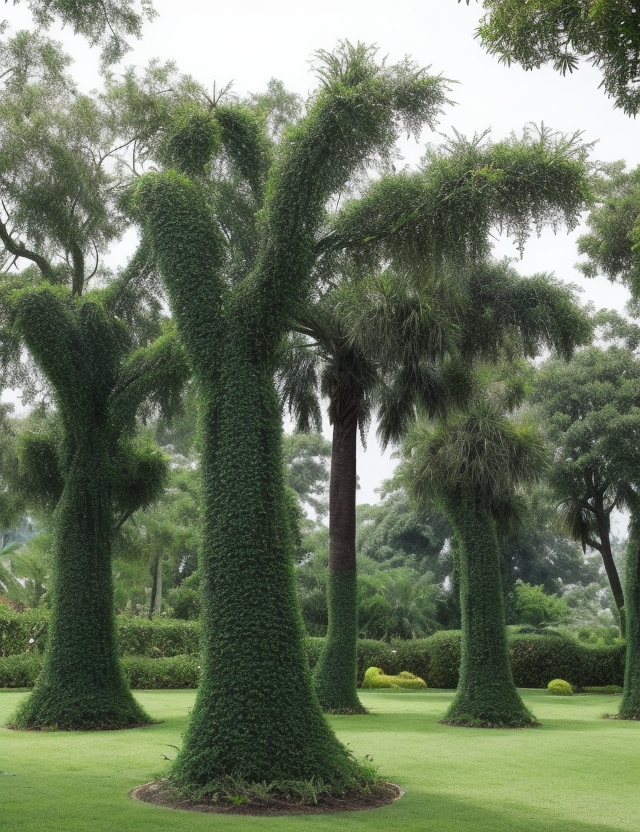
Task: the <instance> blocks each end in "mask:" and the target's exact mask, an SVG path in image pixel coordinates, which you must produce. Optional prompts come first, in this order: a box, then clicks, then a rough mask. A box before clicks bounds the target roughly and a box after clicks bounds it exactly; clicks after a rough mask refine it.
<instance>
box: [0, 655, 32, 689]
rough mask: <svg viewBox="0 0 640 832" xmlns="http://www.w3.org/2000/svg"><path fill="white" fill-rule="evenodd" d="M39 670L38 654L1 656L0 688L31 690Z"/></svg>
mask: <svg viewBox="0 0 640 832" xmlns="http://www.w3.org/2000/svg"><path fill="white" fill-rule="evenodd" d="M41 669H42V656H41V655H40V654H39V653H19V654H17V655H15V656H6V655H3V656H1V657H0V688H32V687H33V686H34V685H35V683H36V680H37V678H38V675H39V674H40V670H41Z"/></svg>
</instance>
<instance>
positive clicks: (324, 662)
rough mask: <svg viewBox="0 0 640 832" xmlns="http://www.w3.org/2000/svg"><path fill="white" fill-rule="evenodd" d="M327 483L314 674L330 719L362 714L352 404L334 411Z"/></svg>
mask: <svg viewBox="0 0 640 832" xmlns="http://www.w3.org/2000/svg"><path fill="white" fill-rule="evenodd" d="M332 414H333V444H332V448H331V475H330V480H329V584H328V592H327V607H328V614H329V626H328V628H327V637H326V639H325V642H324V647H323V649H322V652H321V654H320V658H319V660H318V664H317V666H316V669H315V672H314V681H315V687H316V693H317V695H318V699H319V701H320V704H321V706H322V707H323V709H324V710H325V711H329V712H330V713H351V714H352V713H360V714H361V713H367V710H366V708H365V707H364V706H363V705H362V703H361V702H360V700H359V699H358V693H357V644H358V593H357V574H356V450H357V441H358V410H357V403H355V402H354V403H351V405H350V406H349V405H344V406H342V407H339V406H338V407H335V406H334V407H333V408H332Z"/></svg>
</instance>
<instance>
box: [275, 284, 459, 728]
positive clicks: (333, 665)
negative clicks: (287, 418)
mask: <svg viewBox="0 0 640 832" xmlns="http://www.w3.org/2000/svg"><path fill="white" fill-rule="evenodd" d="M443 307H444V304H440V308H439V313H440V318H441V319H442V318H444V315H443V314H442V312H443ZM435 308H437V307H435ZM354 310H357V314H358V315H363V314H365V315H366V316H367V317H368V318H369V319H371V318H373V317H374V316H377V318H378V320H377V327H376V332H377V334H378V338H377V339H373V340H374V341H375V344H376V349H372V348H371V344H370V343H369V342H368V341H367V340H366V339H362V338H361V339H359V340H358V339H357V338H354V330H353V315H354ZM434 311H435V310H434V307H433V306H432V305H430V304H425V303H424V302H422V299H421V298H420V296H419V295H418V294H417V293H415V292H412V291H411V289H410V287H409V284H408V283H407V281H406V280H403V279H402V278H400V277H399V276H398V275H394V274H393V273H391V272H388V273H386V274H384V275H382V276H376V277H375V278H373V279H370V280H368V281H367V280H365V281H362V282H361V283H358V282H357V281H356V282H354V281H350V280H349V279H345V280H343V282H342V283H340V284H339V285H337V286H330V287H329V288H328V289H327V291H326V292H325V293H323V294H321V295H319V296H318V297H317V299H316V301H315V303H312V304H309V305H308V306H307V307H306V308H305V309H304V310H303V311H302V312H301V313H300V314H299V315H298V318H297V321H296V330H297V332H296V333H295V334H294V335H292V336H291V337H290V339H289V344H288V351H287V354H286V356H285V360H284V361H283V364H282V367H281V370H280V373H279V382H280V394H281V397H282V399H283V401H284V402H285V405H287V406H288V407H289V411H290V412H291V413H292V415H293V416H294V417H295V419H296V423H297V427H298V429H299V430H308V429H309V428H310V427H316V428H318V429H319V428H320V427H321V416H320V402H319V394H321V395H322V396H324V397H326V398H327V399H328V402H329V406H328V411H329V422H330V424H331V425H332V426H333V441H332V446H331V474H330V481H329V580H328V587H327V609H328V615H329V623H328V628H327V636H326V639H325V643H324V647H323V650H322V653H321V655H320V659H319V661H318V664H317V665H316V668H315V671H314V682H315V688H316V693H317V695H318V699H319V700H320V704H321V705H322V707H323V708H324V709H325V710H326V711H329V712H330V713H350V714H355V713H366V712H367V711H366V708H364V706H363V705H362V704H361V702H360V700H359V698H358V694H357V690H356V682H357V680H356V673H357V662H356V646H357V637H358V598H357V596H358V593H357V570H356V488H357V478H356V449H357V440H358V430H359V431H360V434H361V437H362V440H363V443H364V437H365V433H366V429H367V427H368V424H369V420H370V418H371V413H372V410H373V409H374V408H377V409H381V411H382V416H383V424H385V425H386V424H387V422H388V421H390V420H391V419H392V418H394V417H396V416H397V410H398V405H399V403H398V401H397V399H396V398H394V397H393V396H388V397H387V399H386V401H380V400H379V394H380V393H381V391H382V390H383V387H384V383H385V379H387V380H389V379H390V378H391V377H392V376H393V377H394V378H396V377H397V375H398V373H401V374H404V379H403V380H404V383H405V384H406V385H407V387H408V389H409V383H410V381H411V382H413V384H412V386H411V387H410V390H411V407H413V405H414V403H415V401H416V398H418V397H419V398H420V402H421V404H422V405H423V406H424V407H425V408H426V409H427V411H428V412H429V413H430V415H435V413H436V412H439V411H440V410H442V408H443V407H444V405H445V400H446V398H447V396H449V397H450V396H451V389H450V386H449V387H448V386H447V383H446V377H445V373H444V371H443V368H442V367H440V366H439V363H440V361H441V359H442V358H443V357H444V355H445V353H446V350H447V348H448V349H449V350H451V349H453V346H454V338H455V330H454V328H453V327H451V326H449V328H448V329H447V328H443V327H442V326H441V320H438V318H437V317H436V314H434ZM383 319H384V325H383V324H382V320H383ZM405 339H406V340H405ZM401 342H402V343H401ZM412 350H413V353H414V354H411V351H412ZM418 379H419V382H420V383H417V382H418ZM396 381H398V380H397V379H396ZM405 398H406V397H405ZM392 410H394V416H393V417H392V416H391V411H392ZM385 416H387V419H386V420H385V419H384V417H385ZM383 441H384V439H383ZM385 444H386V442H385Z"/></svg>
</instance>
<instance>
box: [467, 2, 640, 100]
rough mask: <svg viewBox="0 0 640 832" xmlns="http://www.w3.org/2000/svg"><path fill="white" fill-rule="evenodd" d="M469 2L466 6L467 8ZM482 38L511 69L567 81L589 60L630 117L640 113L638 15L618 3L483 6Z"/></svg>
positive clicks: (632, 6) (633, 7) (630, 6)
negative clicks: (545, 70)
mask: <svg viewBox="0 0 640 832" xmlns="http://www.w3.org/2000/svg"><path fill="white" fill-rule="evenodd" d="M468 2H469V0H467V4H468ZM482 5H483V6H484V8H485V10H486V14H485V16H484V18H482V20H481V21H480V26H479V28H478V37H479V38H480V41H481V43H482V45H483V46H484V47H485V48H486V49H487V50H488V52H490V53H491V54H493V55H498V57H499V59H500V60H501V61H504V62H505V63H507V64H510V63H511V62H515V63H518V64H520V65H521V66H522V67H523V68H524V69H534V68H538V67H540V66H542V65H543V64H546V63H552V64H553V68H554V69H555V70H557V71H558V72H561V73H562V74H563V75H565V74H566V73H567V72H573V71H574V70H575V69H577V68H578V66H579V59H580V58H585V59H587V60H588V61H589V62H590V63H592V64H593V65H594V66H596V67H598V69H599V70H600V71H601V72H602V85H601V86H602V87H603V88H604V90H605V92H606V93H607V95H608V96H609V97H610V98H613V99H614V101H615V105H616V107H620V108H621V109H622V110H624V112H625V113H627V114H628V115H636V114H637V113H638V111H639V110H640V9H639V8H638V7H637V6H636V4H635V3H632V2H620V0H525V2H521V0H483V3H482Z"/></svg>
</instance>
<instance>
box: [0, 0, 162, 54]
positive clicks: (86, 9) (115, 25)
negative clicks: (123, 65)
mask: <svg viewBox="0 0 640 832" xmlns="http://www.w3.org/2000/svg"><path fill="white" fill-rule="evenodd" d="M19 2H20V0H14V5H17V4H18V3H19ZM26 5H28V7H29V11H30V12H31V14H32V15H33V20H34V22H35V23H36V25H37V26H38V27H40V28H43V29H48V28H49V27H50V26H51V25H52V24H53V22H54V21H55V20H56V19H58V20H59V21H60V22H61V23H62V25H63V26H67V25H69V26H71V27H72V28H73V32H74V34H79V35H82V36H83V37H84V38H86V39H87V40H88V41H89V43H90V45H91V46H100V47H101V48H102V60H103V62H105V63H115V62H116V61H118V60H119V59H120V58H121V57H122V56H123V55H124V54H125V53H126V52H128V51H129V49H130V48H131V47H130V46H129V45H128V44H127V40H126V39H127V38H128V37H130V36H133V37H136V38H139V37H140V34H141V30H142V23H143V21H144V19H145V18H146V19H147V20H151V19H152V18H153V17H155V14H156V13H155V12H154V10H153V6H152V4H151V0H140V2H139V3H138V0H26ZM0 25H1V22H0Z"/></svg>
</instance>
